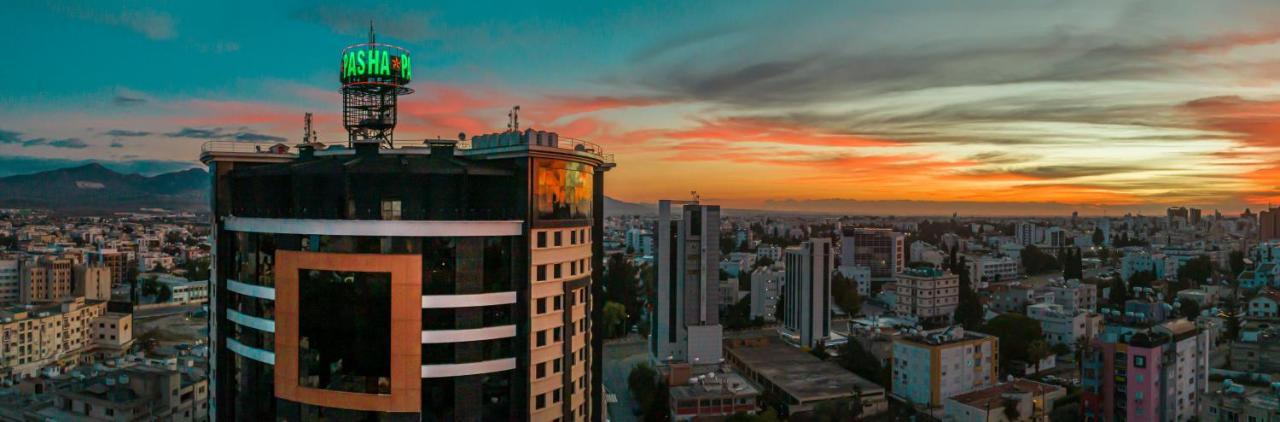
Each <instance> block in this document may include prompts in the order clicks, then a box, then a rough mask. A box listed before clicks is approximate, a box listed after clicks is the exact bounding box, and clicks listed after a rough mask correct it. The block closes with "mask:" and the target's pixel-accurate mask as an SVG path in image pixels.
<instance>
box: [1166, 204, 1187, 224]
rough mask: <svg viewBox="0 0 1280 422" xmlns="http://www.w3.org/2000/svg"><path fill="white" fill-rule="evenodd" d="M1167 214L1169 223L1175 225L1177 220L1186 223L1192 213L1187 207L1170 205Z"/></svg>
mask: <svg viewBox="0 0 1280 422" xmlns="http://www.w3.org/2000/svg"><path fill="white" fill-rule="evenodd" d="M1165 216H1166V217H1167V218H1168V220H1169V224H1170V225H1173V224H1175V223H1174V222H1175V221H1181V222H1183V223H1186V222H1187V221H1188V218H1189V217H1190V216H1191V215H1190V213H1189V212H1188V210H1187V208H1185V207H1169V208H1168V209H1167V210H1165Z"/></svg>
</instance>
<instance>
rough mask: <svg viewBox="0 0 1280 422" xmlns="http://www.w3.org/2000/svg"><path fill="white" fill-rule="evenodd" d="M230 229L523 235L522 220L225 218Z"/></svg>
mask: <svg viewBox="0 0 1280 422" xmlns="http://www.w3.org/2000/svg"><path fill="white" fill-rule="evenodd" d="M223 226H224V227H225V228H226V229H227V230H231V231H237V232H252V233H281V234H315V235H325V236H375V237H384V236H401V237H468V236H519V235H520V234H521V233H522V231H523V228H524V222H523V221H519V220H506V221H483V220H469V221H459V220H322V219H294V218H251V217H223Z"/></svg>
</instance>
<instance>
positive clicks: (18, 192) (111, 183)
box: [0, 163, 657, 215]
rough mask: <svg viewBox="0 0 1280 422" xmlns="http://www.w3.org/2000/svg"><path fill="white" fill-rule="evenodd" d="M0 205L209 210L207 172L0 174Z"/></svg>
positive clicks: (607, 201) (640, 207)
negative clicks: (146, 174) (147, 174)
mask: <svg viewBox="0 0 1280 422" xmlns="http://www.w3.org/2000/svg"><path fill="white" fill-rule="evenodd" d="M0 208H44V209H50V210H53V211H57V212H63V213H70V214H95V213H106V212H117V211H137V210H138V209H140V208H165V209H174V210H186V211H207V210H208V209H209V172H207V171H205V170H204V169H200V168H193V169H188V170H182V171H176V172H172V173H163V174H158V175H155V176H143V175H140V174H136V173H134V174H124V173H119V172H116V171H113V170H111V169H109V168H106V167H103V166H102V165H101V164H98V163H89V164H85V165H81V166H76V167H67V168H61V169H57V170H48V171H42V172H39V173H32V174H23V175H17V176H9V177H2V178H0ZM656 211H657V209H656V206H655V205H645V204H636V203H631V202H623V201H619V200H616V199H613V198H610V197H608V196H606V197H605V198H604V212H605V214H606V215H628V214H630V215H634V214H641V215H651V214H654V213H656Z"/></svg>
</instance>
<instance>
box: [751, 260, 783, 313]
mask: <svg viewBox="0 0 1280 422" xmlns="http://www.w3.org/2000/svg"><path fill="white" fill-rule="evenodd" d="M785 277H786V272H784V271H774V270H772V269H769V268H766V267H760V268H756V270H755V271H753V272H751V317H752V318H764V320H765V321H768V322H774V321H777V320H778V315H777V310H778V295H779V294H781V293H780V292H781V289H782V281H783V279H784V278H785Z"/></svg>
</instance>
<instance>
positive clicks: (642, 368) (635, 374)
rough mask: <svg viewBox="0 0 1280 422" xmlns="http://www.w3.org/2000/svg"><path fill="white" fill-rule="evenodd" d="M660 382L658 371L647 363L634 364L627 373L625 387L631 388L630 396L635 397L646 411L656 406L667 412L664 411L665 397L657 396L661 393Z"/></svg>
mask: <svg viewBox="0 0 1280 422" xmlns="http://www.w3.org/2000/svg"><path fill="white" fill-rule="evenodd" d="M660 384H662V382H661V380H659V379H658V371H656V370H654V369H653V367H651V366H649V364H647V363H641V364H638V365H636V366H635V367H633V368H631V373H630V374H629V375H627V387H629V388H630V389H631V397H633V398H635V399H636V403H637V404H639V405H640V408H641V409H644V410H645V412H646V413H647V412H648V411H649V410H650V409H653V408H655V407H657V406H662V407H663V408H664V409H663V411H662V412H661V413H663V414H665V413H667V412H666V411H665V407H666V397H665V396H663V397H659V394H660V393H662V391H661V390H662V389H661V388H660Z"/></svg>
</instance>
